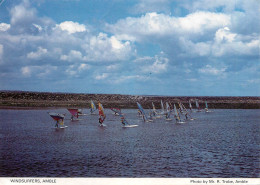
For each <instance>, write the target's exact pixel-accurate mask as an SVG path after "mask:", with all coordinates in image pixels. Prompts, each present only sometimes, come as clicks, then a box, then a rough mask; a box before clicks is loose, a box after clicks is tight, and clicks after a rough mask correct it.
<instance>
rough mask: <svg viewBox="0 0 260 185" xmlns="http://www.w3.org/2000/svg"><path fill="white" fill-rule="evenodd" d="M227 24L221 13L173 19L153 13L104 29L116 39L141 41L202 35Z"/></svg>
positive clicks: (122, 20) (198, 14)
mask: <svg viewBox="0 0 260 185" xmlns="http://www.w3.org/2000/svg"><path fill="white" fill-rule="evenodd" d="M229 24H230V16H229V15H226V14H222V13H212V12H195V13H192V14H189V15H187V16H186V17H173V16H169V15H165V14H158V13H156V12H153V13H146V14H145V15H144V16H141V17H139V18H138V17H137V18H133V17H127V18H126V19H121V20H119V21H118V22H117V23H115V24H114V25H109V24H107V25H106V27H107V29H108V30H110V31H111V32H112V33H114V34H116V36H117V37H118V38H122V39H123V38H124V39H133V38H134V39H135V40H141V39H144V38H145V37H147V36H155V37H159V38H160V37H166V36H172V37H176V34H178V35H187V34H188V35H194V34H203V33H205V32H206V31H209V30H217V29H218V28H221V27H224V26H227V25H229Z"/></svg>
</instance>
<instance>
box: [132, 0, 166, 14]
mask: <svg viewBox="0 0 260 185" xmlns="http://www.w3.org/2000/svg"><path fill="white" fill-rule="evenodd" d="M169 3H170V0H139V2H138V3H137V4H136V5H135V6H134V7H133V8H131V11H132V12H134V13H144V12H153V11H156V12H157V11H164V12H170V6H169Z"/></svg>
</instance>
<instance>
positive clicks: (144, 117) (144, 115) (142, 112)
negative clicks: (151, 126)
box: [136, 102, 152, 122]
mask: <svg viewBox="0 0 260 185" xmlns="http://www.w3.org/2000/svg"><path fill="white" fill-rule="evenodd" d="M136 103H137V106H138V109H139V111H140V113H141V115H142V117H143V120H144V122H149V121H152V120H148V118H147V116H146V114H145V111H144V109H143V107H142V105H141V104H140V103H138V102H136Z"/></svg>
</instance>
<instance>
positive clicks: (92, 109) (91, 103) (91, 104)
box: [90, 100, 97, 115]
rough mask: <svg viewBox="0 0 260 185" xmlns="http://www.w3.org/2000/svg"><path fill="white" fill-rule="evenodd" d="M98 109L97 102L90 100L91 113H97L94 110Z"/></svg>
mask: <svg viewBox="0 0 260 185" xmlns="http://www.w3.org/2000/svg"><path fill="white" fill-rule="evenodd" d="M96 110H97V108H96V105H95V103H94V102H93V101H92V100H90V114H92V115H93V114H95V113H94V112H95V111H96Z"/></svg>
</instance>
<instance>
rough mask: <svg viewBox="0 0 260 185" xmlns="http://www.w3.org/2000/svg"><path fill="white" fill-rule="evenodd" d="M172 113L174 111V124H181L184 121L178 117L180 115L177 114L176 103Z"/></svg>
mask: <svg viewBox="0 0 260 185" xmlns="http://www.w3.org/2000/svg"><path fill="white" fill-rule="evenodd" d="M174 113H175V116H174V117H175V119H176V124H182V123H185V122H184V121H182V120H181V118H180V115H179V112H178V110H177V108H176V105H175V104H174Z"/></svg>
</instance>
